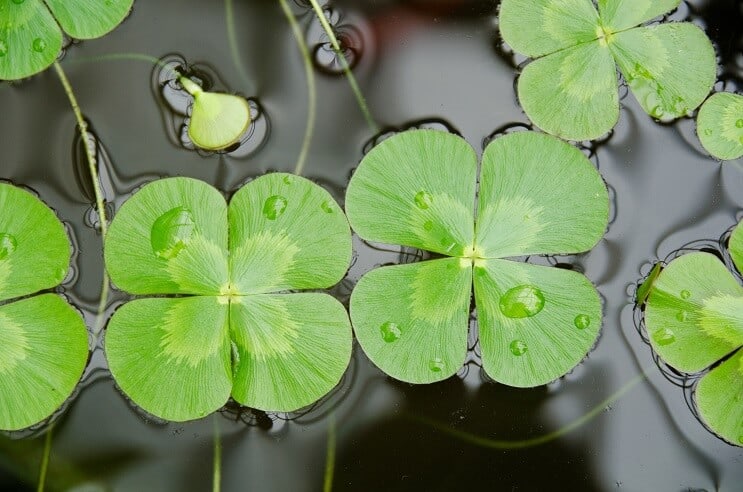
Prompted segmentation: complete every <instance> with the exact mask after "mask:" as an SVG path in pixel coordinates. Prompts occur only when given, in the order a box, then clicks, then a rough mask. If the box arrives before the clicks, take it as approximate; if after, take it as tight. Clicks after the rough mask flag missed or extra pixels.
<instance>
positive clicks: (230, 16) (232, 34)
mask: <svg viewBox="0 0 743 492" xmlns="http://www.w3.org/2000/svg"><path fill="white" fill-rule="evenodd" d="M224 11H225V12H224V14H225V15H224V16H225V22H226V23H227V40H228V41H229V43H230V54H231V55H232V63H233V64H234V65H235V67H236V68H237V71H238V73H239V74H240V78H241V79H242V80H243V82H244V83H245V84H246V85H250V79H249V78H248V72H247V70H245V65H243V62H242V59H241V58H240V51H239V48H238V46H237V32H236V31H235V15H234V10H233V8H232V0H224Z"/></svg>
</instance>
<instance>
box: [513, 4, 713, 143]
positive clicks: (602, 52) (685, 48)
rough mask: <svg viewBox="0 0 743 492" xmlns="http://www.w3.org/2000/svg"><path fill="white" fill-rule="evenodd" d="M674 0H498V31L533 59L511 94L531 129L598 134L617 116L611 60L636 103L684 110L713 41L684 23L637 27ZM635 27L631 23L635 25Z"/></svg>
mask: <svg viewBox="0 0 743 492" xmlns="http://www.w3.org/2000/svg"><path fill="white" fill-rule="evenodd" d="M679 3H680V0H599V1H598V11H597V10H596V8H595V7H594V4H593V2H592V1H591V0H561V1H556V0H503V2H502V3H501V10H500V30H501V35H502V36H503V39H504V40H505V41H506V42H507V43H508V44H509V45H511V47H512V48H513V49H514V50H515V51H517V52H519V53H523V54H525V55H527V56H529V57H532V58H535V60H534V61H532V62H531V63H529V64H528V65H527V66H526V68H524V70H523V72H522V74H521V77H520V78H519V82H518V95H519V100H520V102H521V105H522V107H523V108H524V111H525V112H526V114H527V115H528V116H529V118H530V119H531V120H532V121H533V122H534V124H535V125H537V126H538V127H539V128H541V129H543V130H544V131H546V132H549V133H552V134H554V135H557V136H560V137H563V138H566V139H571V140H590V139H594V138H597V137H600V136H601V135H603V134H605V133H606V132H608V131H609V130H611V129H612V128H613V127H614V125H616V123H617V120H618V118H619V100H618V93H617V75H616V66H617V65H619V70H620V71H621V73H622V74H623V75H624V78H625V80H626V81H627V84H628V85H629V88H630V90H631V91H632V93H633V94H634V95H635V97H636V98H637V100H638V101H639V102H640V105H641V106H642V108H643V109H644V110H645V111H646V112H647V113H648V114H650V115H651V116H653V117H654V118H657V119H661V120H664V121H670V120H672V119H675V118H678V117H680V116H684V115H686V114H688V113H689V112H691V111H693V110H694V109H695V108H696V107H697V106H699V105H700V104H701V103H702V101H704V98H705V97H706V96H707V94H709V92H710V90H711V89H712V85H713V83H714V81H715V76H716V66H717V62H716V58H715V52H714V48H713V47H712V44H711V42H710V41H709V39H708V38H707V36H706V35H705V34H704V32H703V31H702V30H701V29H699V28H697V27H696V26H694V25H693V24H690V23H668V24H660V25H656V26H640V24H642V23H644V22H647V21H649V20H651V19H653V18H654V17H657V16H659V15H662V14H664V13H666V12H668V11H670V10H672V9H675V8H676V7H677V6H678V4H679ZM637 26H639V27H637Z"/></svg>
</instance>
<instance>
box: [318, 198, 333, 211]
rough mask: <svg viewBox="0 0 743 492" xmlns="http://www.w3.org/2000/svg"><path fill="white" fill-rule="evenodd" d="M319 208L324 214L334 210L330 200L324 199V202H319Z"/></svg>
mask: <svg viewBox="0 0 743 492" xmlns="http://www.w3.org/2000/svg"><path fill="white" fill-rule="evenodd" d="M320 208H321V209H322V211H323V212H325V213H326V214H332V213H333V212H335V210H334V209H333V205H332V204H331V203H330V200H325V201H324V202H322V203H321V204H320Z"/></svg>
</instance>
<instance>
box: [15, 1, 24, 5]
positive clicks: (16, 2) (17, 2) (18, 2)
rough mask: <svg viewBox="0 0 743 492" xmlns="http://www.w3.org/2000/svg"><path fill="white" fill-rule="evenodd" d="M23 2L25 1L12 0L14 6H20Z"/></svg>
mask: <svg viewBox="0 0 743 492" xmlns="http://www.w3.org/2000/svg"><path fill="white" fill-rule="evenodd" d="M25 1H26V0H13V3H14V4H16V5H20V4H22V3H23V2H25Z"/></svg>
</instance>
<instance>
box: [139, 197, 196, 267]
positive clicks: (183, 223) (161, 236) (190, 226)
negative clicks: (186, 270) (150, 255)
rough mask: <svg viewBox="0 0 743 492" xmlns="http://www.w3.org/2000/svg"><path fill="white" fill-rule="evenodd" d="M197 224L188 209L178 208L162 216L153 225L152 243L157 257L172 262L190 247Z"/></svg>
mask: <svg viewBox="0 0 743 492" xmlns="http://www.w3.org/2000/svg"><path fill="white" fill-rule="evenodd" d="M195 230H196V223H195V222H194V219H193V214H191V211H190V210H189V209H187V208H186V207H176V208H173V209H170V210H168V211H167V212H165V213H164V214H162V215H161V216H160V217H158V219H157V220H156V221H155V223H154V224H152V231H151V232H150V243H151V244H152V251H153V252H154V253H155V256H157V257H158V258H162V259H165V260H170V259H172V258H175V257H176V256H178V253H180V252H181V251H182V250H183V248H185V247H186V246H187V245H188V242H189V241H190V240H191V236H193V233H194V231H195Z"/></svg>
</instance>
